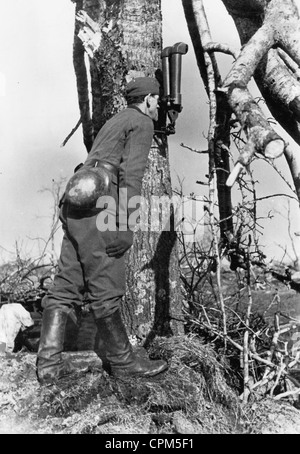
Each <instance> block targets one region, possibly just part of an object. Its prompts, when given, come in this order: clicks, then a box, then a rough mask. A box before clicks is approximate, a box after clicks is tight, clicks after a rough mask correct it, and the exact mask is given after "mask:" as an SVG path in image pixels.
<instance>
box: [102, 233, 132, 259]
mask: <svg viewBox="0 0 300 454" xmlns="http://www.w3.org/2000/svg"><path fill="white" fill-rule="evenodd" d="M132 243H133V232H132V231H131V230H126V232H118V236H117V238H116V239H115V240H114V241H112V242H111V243H110V244H108V245H107V246H106V253H107V255H108V256H109V257H120V256H122V255H123V254H125V252H126V251H128V249H129V248H130V247H131V246H132Z"/></svg>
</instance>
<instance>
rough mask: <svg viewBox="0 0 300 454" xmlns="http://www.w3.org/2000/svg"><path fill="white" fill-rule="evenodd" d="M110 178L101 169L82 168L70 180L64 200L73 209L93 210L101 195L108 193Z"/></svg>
mask: <svg viewBox="0 0 300 454" xmlns="http://www.w3.org/2000/svg"><path fill="white" fill-rule="evenodd" d="M110 185H111V177H110V174H109V172H108V171H107V170H106V169H105V168H103V167H84V168H81V169H79V170H78V171H77V172H76V173H74V175H73V176H72V177H71V178H70V180H69V181H68V183H67V186H66V190H65V199H66V200H67V201H68V202H69V203H70V204H71V205H72V206H73V207H75V208H81V209H85V208H93V207H95V206H96V203H97V200H98V198H99V197H100V196H101V195H106V194H108V193H109V192H110Z"/></svg>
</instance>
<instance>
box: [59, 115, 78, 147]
mask: <svg viewBox="0 0 300 454" xmlns="http://www.w3.org/2000/svg"><path fill="white" fill-rule="evenodd" d="M81 123H82V120H81V118H80V119H79V120H78V122H77V124H76V126H75V128H73V129H72V131H71V132H70V134H69V135H68V136H67V137H66V138H65V140H64V141H63V143H62V144H61V146H60V148H63V147H64V146H65V145H66V144H67V143H68V141H69V140H70V139H71V137H72V136H73V134H75V132H76V131H77V129H78V128H79V126H80V125H81Z"/></svg>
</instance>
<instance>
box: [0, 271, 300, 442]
mask: <svg viewBox="0 0 300 454" xmlns="http://www.w3.org/2000/svg"><path fill="white" fill-rule="evenodd" d="M234 277H235V276H234V274H233V273H232V272H228V273H227V277H226V289H225V290H224V292H227V291H228V290H229V291H230V295H235V294H236V293H237V288H234V285H235V284H234ZM260 282H261V285H260ZM258 283H259V285H258V286H255V287H254V288H253V291H252V298H253V313H255V314H257V313H260V314H265V319H266V320H267V321H268V323H270V324H272V323H273V321H274V315H275V314H276V313H279V312H280V313H284V314H286V315H288V316H291V317H294V318H299V316H300V300H299V293H297V292H296V291H294V290H291V289H290V288H289V287H288V286H286V285H285V284H284V283H279V282H278V281H276V280H273V281H272V282H271V281H267V280H266V279H260V278H259V279H258ZM202 291H203V294H204V297H205V298H206V299H208V298H209V297H211V294H212V293H211V289H210V288H208V289H207V294H206V293H205V291H206V290H205V288H203V289H202ZM245 295H246V298H245V300H244V301H243V300H242V298H240V297H239V298H240V299H239V300H238V304H240V305H243V304H244V305H247V291H246V292H245ZM275 297H276V298H275ZM226 301H227V300H226ZM232 301H233V305H232V307H234V308H235V309H236V303H235V300H234V299H232ZM200 303H201V300H200ZM195 307H196V306H194V307H193V310H195ZM208 308H209V306H208ZM208 308H207V309H208ZM207 314H208V315H209V314H210V313H209V310H207ZM34 315H35V316H36V317H37V318H36V319H35V321H36V327H37V328H38V329H37V331H39V327H40V316H38V314H34ZM197 317H198V316H197ZM197 320H198V319H197ZM197 320H196V321H195V320H194V322H193V320H192V321H191V322H190V327H191V328H192V329H191V331H190V332H189V335H185V336H178V337H176V336H174V337H171V338H157V339H156V340H155V341H154V343H153V345H152V346H151V348H150V350H149V352H148V354H149V355H150V357H152V358H163V359H165V360H166V361H167V362H168V364H169V368H168V370H167V372H164V373H162V374H160V375H158V376H157V377H154V378H153V379H142V378H135V379H129V378H127V379H122V380H121V379H114V378H112V377H110V376H109V375H108V374H107V373H106V372H104V371H103V369H102V364H101V360H100V359H99V358H98V357H97V355H96V354H95V353H94V352H93V351H92V344H93V342H92V341H91V339H92V338H93V336H94V335H95V331H94V329H95V327H94V324H93V323H92V322H91V318H90V317H89V316H88V315H87V316H86V318H85V324H86V329H85V331H84V332H83V333H81V335H80V336H79V338H80V342H81V343H82V344H81V345H84V346H85V349H83V351H70V349H68V348H67V350H69V351H67V352H65V353H64V356H65V358H66V359H69V360H70V361H71V362H72V363H73V364H74V366H75V371H76V372H74V374H72V375H71V376H70V377H68V378H66V379H63V380H61V381H59V382H58V383H57V384H56V385H52V386H48V387H45V386H41V385H40V384H39V383H38V381H37V378H36V372H35V362H36V352H35V351H32V352H30V351H29V350H28V348H25V347H23V348H22V349H21V350H20V351H17V352H16V353H13V354H11V355H8V354H4V355H2V356H0V433H1V434H9V433H11V434H106V435H108V434H109V435H110V434H152V435H154V436H155V435H159V434H170V435H176V434H191V435H192V434H194V435H196V434H300V410H299V408H300V400H299V395H296V396H293V399H291V398H284V399H280V400H276V393H275V394H274V396H273V397H271V396H270V393H268V392H267V393H262V392H259V390H258V391H257V392H253V393H252V394H251V395H250V398H249V400H248V402H247V403H246V404H245V405H242V403H241V399H240V394H241V377H242V374H241V372H239V373H237V370H236V365H235V364H234V362H233V361H230V355H227V356H226V355H224V354H223V350H222V348H223V347H221V348H220V347H218V336H214V338H213V339H212V340H211V339H209V340H208V339H207V338H205V337H203V336H202V337H201V335H200V333H199V330H198V329H195V327H196V328H197V326H198V325H197ZM284 320H285V319H284ZM258 321H259V323H261V320H260V319H258ZM241 326H243V325H241ZM235 328H236V327H235ZM70 329H72V326H71V327H70ZM38 334H39V333H38V332H37V333H35V334H34V335H33V338H32V339H31V342H32V345H33V347H36V345H37V341H38ZM35 336H36V337H35ZM238 340H239V341H240V339H238ZM89 343H90V345H89ZM233 350H234V349H233ZM233 350H231V353H232V351H233ZM237 357H238V367H239V366H240V364H239V354H237ZM299 373H300V372H299ZM297 379H298V380H299V378H297ZM279 392H282V390H279Z"/></svg>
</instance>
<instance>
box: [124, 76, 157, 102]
mask: <svg viewBox="0 0 300 454" xmlns="http://www.w3.org/2000/svg"><path fill="white" fill-rule="evenodd" d="M159 93H160V91H159V83H158V81H157V79H155V78H154V77H137V78H136V79H133V80H131V81H130V82H129V83H128V85H127V88H126V97H127V98H136V97H138V96H147V95H149V94H151V95H159Z"/></svg>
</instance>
